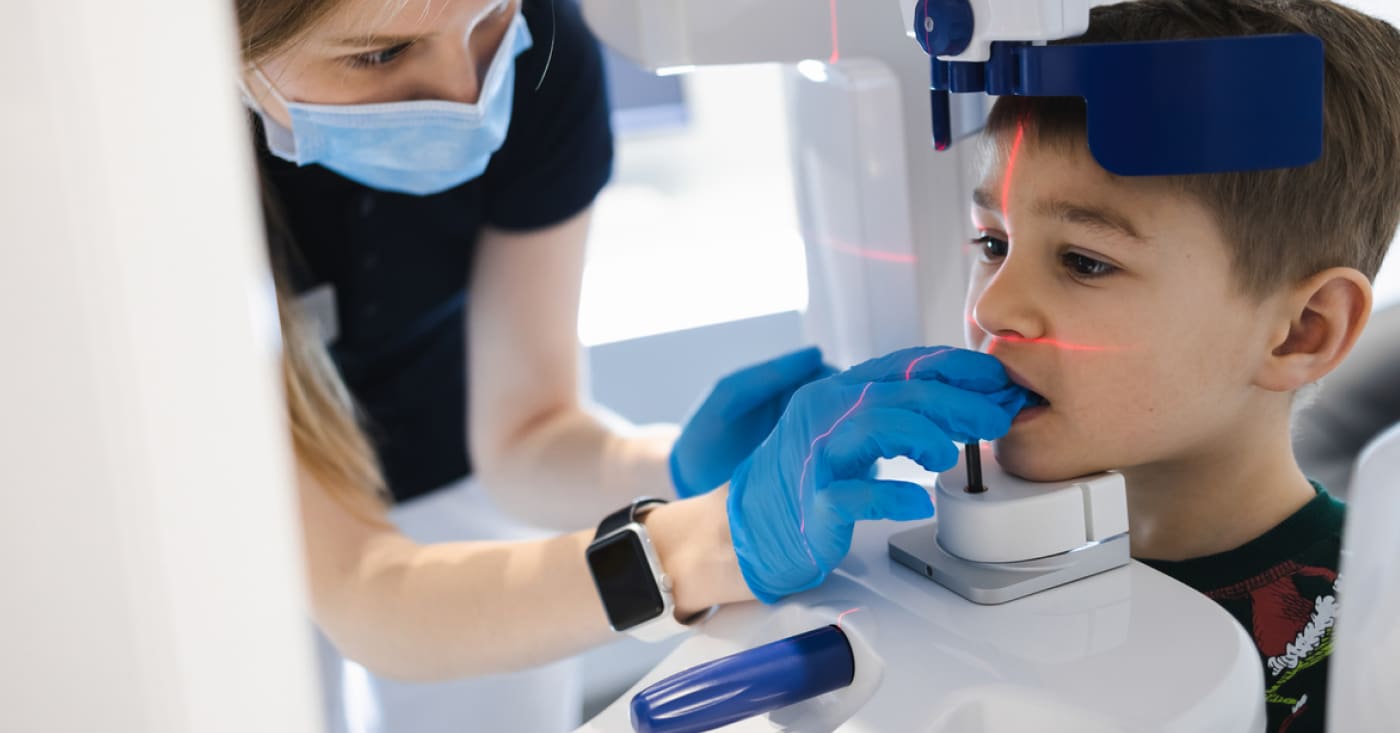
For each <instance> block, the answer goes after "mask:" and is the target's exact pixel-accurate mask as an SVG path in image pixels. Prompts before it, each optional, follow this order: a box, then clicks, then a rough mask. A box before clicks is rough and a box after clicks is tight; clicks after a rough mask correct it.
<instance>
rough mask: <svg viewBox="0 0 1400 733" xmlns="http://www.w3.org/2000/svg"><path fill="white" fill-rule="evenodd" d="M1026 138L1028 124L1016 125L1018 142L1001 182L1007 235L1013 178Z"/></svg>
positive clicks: (1002, 207)
mask: <svg viewBox="0 0 1400 733" xmlns="http://www.w3.org/2000/svg"><path fill="white" fill-rule="evenodd" d="M1025 138H1026V123H1024V122H1019V123H1017V124H1016V141H1015V142H1013V143H1011V155H1010V156H1008V157H1007V159H1006V177H1005V178H1003V179H1002V182H1001V220H1002V221H1004V222H1006V233H1007V234H1008V235H1010V233H1011V215H1010V214H1009V213H1007V212H1009V211H1010V210H1011V177H1012V176H1013V175H1015V173H1016V158H1017V157H1018V156H1019V155H1020V154H1021V142H1022V141H1023V140H1025Z"/></svg>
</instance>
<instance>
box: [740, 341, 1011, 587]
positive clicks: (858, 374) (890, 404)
mask: <svg viewBox="0 0 1400 733" xmlns="http://www.w3.org/2000/svg"><path fill="white" fill-rule="evenodd" d="M1026 396H1027V393H1026V391H1025V390H1023V389H1022V388H1020V387H1018V386H1016V385H1014V384H1013V383H1012V382H1011V380H1010V379H1009V378H1007V376H1006V371H1005V370H1004V369H1003V368H1002V365H1001V362H999V361H997V360H996V359H995V358H993V357H991V356H988V355H986V354H979V353H977V352H974V351H966V350H963V349H953V348H949V347H929V348H917V349H906V350H904V351H898V352H895V353H893V354H890V355H888V356H884V357H881V358H879V359H873V360H871V361H868V362H865V363H864V364H860V365H859V366H856V367H854V368H852V369H851V370H850V371H847V372H844V373H841V374H837V375H835V376H832V377H828V378H826V379H822V380H820V381H817V382H813V383H811V384H809V385H807V386H805V387H803V388H801V389H799V390H798V391H797V393H796V394H795V395H793V397H792V400H791V402H790V403H789V404H788V408H787V411H786V412H784V413H783V416H782V418H781V419H780V420H779V421H778V427H777V428H775V429H774V430H773V433H772V434H771V435H769V436H768V438H767V439H766V440H764V441H763V444H762V445H760V446H759V447H758V449H757V450H755V451H754V453H753V455H752V456H750V457H749V458H748V460H746V461H744V462H743V463H741V464H739V468H738V469H736V470H735V471H734V476H733V477H732V478H731V479H730V482H729V528H730V532H731V533H732V535H733V538H734V553H735V554H736V555H738V557H739V569H740V570H741V571H743V574H744V580H745V581H746V582H747V583H748V586H749V589H750V590H752V591H753V594H754V595H755V596H757V597H758V599H759V600H761V601H764V602H765V603H772V602H775V601H777V600H778V599H779V598H781V597H783V596H786V595H789V594H792V593H797V592H799V591H804V590H807V589H809V588H813V587H815V586H817V585H818V584H820V583H821V582H822V580H824V579H825V578H826V576H827V574H828V573H830V572H831V570H832V569H833V568H835V567H836V566H837V565H838V564H839V563H840V562H841V559H842V558H844V557H845V556H846V552H847V551H849V550H850V548H851V532H852V530H853V529H854V528H855V523H856V522H857V521H858V520H862V519H897V520H911V519H925V518H928V517H931V516H933V503H932V502H931V501H930V499H929V496H928V492H927V491H925V490H924V488H923V487H921V486H919V485H918V484H914V483H910V482H907V481H878V480H875V479H873V478H871V471H870V469H871V467H872V466H873V464H874V462H875V459H877V458H893V457H895V456H908V457H910V458H912V459H914V460H915V461H917V462H918V463H919V464H920V465H922V466H923V467H924V468H927V469H928V470H930V471H943V470H946V469H948V468H951V467H952V466H953V465H955V464H956V463H957V461H958V448H957V446H956V445H954V441H956V442H959V443H966V442H970V441H974V440H994V439H996V438H999V437H1001V436H1002V435H1005V434H1006V432H1007V431H1008V430H1010V429H1011V419H1012V418H1013V417H1015V415H1016V413H1018V412H1020V411H1021V408H1022V407H1023V406H1024V405H1025V402H1026Z"/></svg>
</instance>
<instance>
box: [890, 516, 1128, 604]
mask: <svg viewBox="0 0 1400 733" xmlns="http://www.w3.org/2000/svg"><path fill="white" fill-rule="evenodd" d="M889 548H890V557H892V558H894V559H895V561H896V562H898V563H899V564H901V565H904V566H906V567H908V568H909V569H911V570H913V571H914V572H916V573H918V574H920V575H922V576H924V577H926V578H929V579H930V580H932V581H934V582H935V583H938V584H939V585H941V586H943V587H944V588H947V589H948V590H951V591H953V592H954V593H957V594H958V595H960V596H962V597H963V598H966V599H967V600H969V601H972V602H973V603H980V604H982V605H984V606H990V605H996V604H998V603H1006V602H1007V601H1014V600H1016V599H1017V598H1022V597H1025V596H1028V595H1031V594H1032V593H1039V592H1040V591H1043V590H1049V589H1050V588H1054V587H1056V586H1061V585H1064V584H1066V583H1072V582H1074V581H1076V580H1079V579H1080V578H1087V577H1089V576H1090V575H1097V574H1098V573H1102V572H1104V571H1105V570H1112V569H1113V568H1116V567H1121V566H1123V565H1127V564H1128V563H1129V562H1130V561H1131V560H1132V558H1131V557H1130V556H1129V554H1128V535H1126V534H1120V535H1117V536H1114V537H1110V538H1108V539H1107V540H1104V541H1102V542H1096V543H1093V544H1088V545H1085V546H1083V547H1080V548H1077V549H1074V550H1071V551H1069V552H1065V553H1061V554H1059V555H1051V556H1050V557H1041V558H1036V559H1034V560H1023V561H1021V562H1006V563H985V562H972V561H970V560H964V559H962V558H960V557H957V556H955V555H952V554H949V553H948V551H946V550H944V549H943V546H942V545H940V544H939V543H938V520H933V521H932V522H929V523H928V524H925V525H922V526H919V527H915V528H913V529H909V530H905V531H903V532H896V533H895V534H893V535H890V541H889Z"/></svg>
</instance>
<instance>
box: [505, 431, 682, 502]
mask: <svg viewBox="0 0 1400 733" xmlns="http://www.w3.org/2000/svg"><path fill="white" fill-rule="evenodd" d="M678 432H679V428H677V427H676V426H674V425H651V426H645V427H638V426H633V425H630V424H627V423H626V422H625V421H622V420H620V419H618V418H615V417H613V416H610V415H607V414H605V413H601V412H598V413H593V412H587V411H584V410H582V409H578V408H566V409H563V410H560V411H559V414H556V415H553V416H551V417H549V418H548V419H545V420H542V421H540V422H538V423H536V424H534V425H532V426H531V427H530V429H529V430H528V431H527V432H526V433H524V434H522V435H520V436H519V437H518V438H517V439H516V440H515V441H514V442H512V443H511V444H509V445H508V446H505V447H504V448H503V449H502V450H501V451H500V453H499V455H497V456H496V457H495V459H494V460H493V461H491V462H490V463H488V464H487V465H485V466H483V467H482V470H481V474H480V478H481V481H482V484H483V485H484V486H485V487H486V489H487V491H489V492H490V494H491V497H492V500H493V501H495V503H496V504H497V505H498V506H499V507H501V508H502V509H503V510H505V511H506V512H508V513H510V514H512V515H513V516H515V517H517V518H519V519H521V520H523V521H526V522H529V523H531V524H535V525H539V526H543V527H551V528H554V529H581V528H586V527H590V526H593V525H594V524H595V523H597V521H598V520H600V519H602V518H603V517H604V516H606V515H607V514H608V513H609V512H612V511H615V510H616V509H617V508H618V507H620V506H622V505H624V504H626V503H627V502H629V501H631V500H632V499H634V498H636V497H638V496H657V497H661V498H674V496H675V488H674V486H672V483H671V475H670V468H669V464H668V459H669V457H670V452H671V445H672V444H673V443H675V440H676V435H677V433H678Z"/></svg>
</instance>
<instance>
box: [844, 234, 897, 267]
mask: <svg viewBox="0 0 1400 733" xmlns="http://www.w3.org/2000/svg"><path fill="white" fill-rule="evenodd" d="M827 246H828V247H830V248H831V249H834V250H836V251H837V252H841V253H843V254H848V255H855V256H856V257H863V258H865V259H867V260H876V261H878V262H893V263H895V264H899V265H913V264H915V263H917V262H918V258H916V257H915V256H914V255H908V254H900V253H898V252H885V251H883V250H878V249H864V248H861V247H857V246H855V245H853V244H849V243H847V242H842V241H840V240H838V239H831V238H828V239H827Z"/></svg>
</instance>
